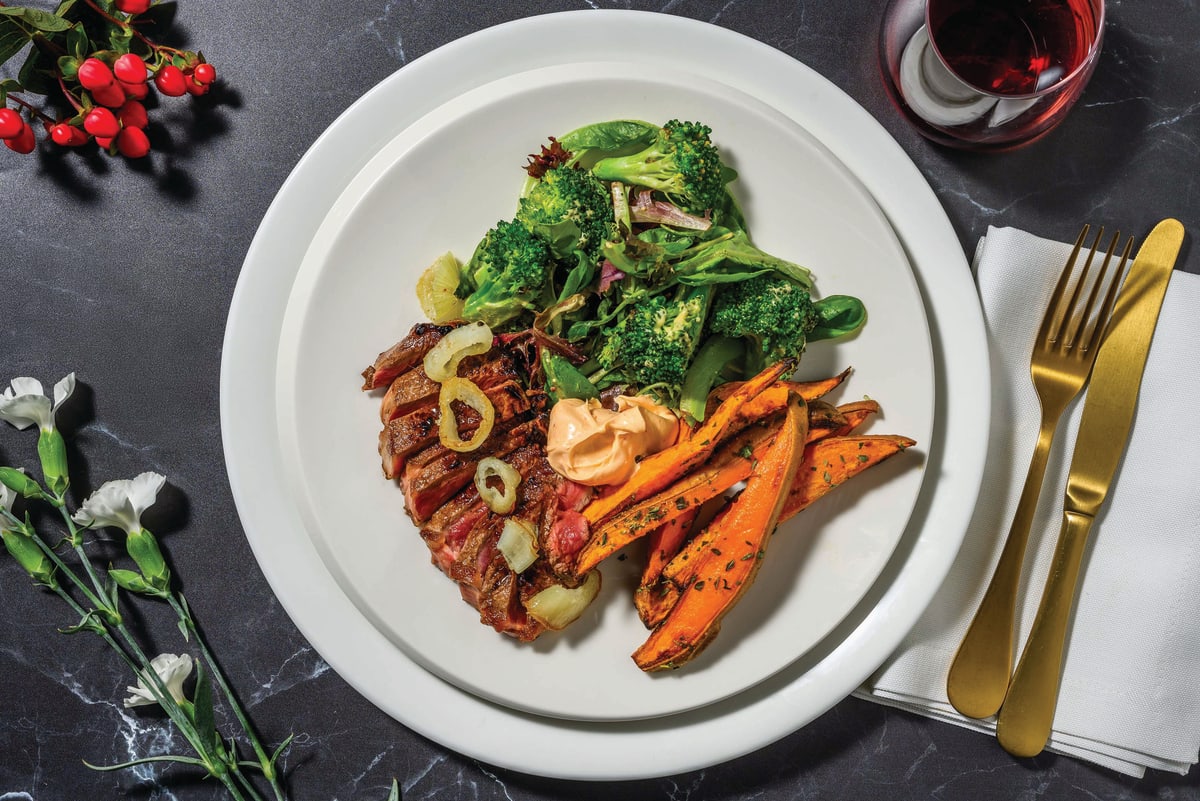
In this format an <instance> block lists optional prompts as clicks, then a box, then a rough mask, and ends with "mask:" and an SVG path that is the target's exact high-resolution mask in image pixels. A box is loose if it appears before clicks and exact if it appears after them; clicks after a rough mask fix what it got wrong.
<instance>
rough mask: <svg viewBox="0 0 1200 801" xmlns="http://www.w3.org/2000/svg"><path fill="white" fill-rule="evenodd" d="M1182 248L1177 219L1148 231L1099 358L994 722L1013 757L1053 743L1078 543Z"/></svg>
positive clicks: (1120, 441)
mask: <svg viewBox="0 0 1200 801" xmlns="http://www.w3.org/2000/svg"><path fill="white" fill-rule="evenodd" d="M1182 244H1183V225H1181V224H1180V223H1179V221H1178V220H1170V219H1168V220H1163V221H1162V222H1160V223H1159V224H1158V225H1156V226H1155V227H1154V230H1153V231H1151V232H1150V236H1149V237H1147V238H1146V241H1145V242H1144V243H1143V244H1142V247H1141V248H1140V249H1139V250H1138V254H1137V258H1136V259H1134V262H1133V266H1132V267H1131V268H1130V269H1129V275H1128V276H1127V277H1126V278H1125V285H1124V286H1123V287H1122V288H1121V294H1120V295H1119V296H1118V297H1117V303H1116V307H1115V308H1114V310H1113V316H1112V318H1111V319H1110V321H1109V327H1108V330H1107V331H1106V332H1105V335H1104V340H1103V342H1102V343H1101V345H1100V351H1099V353H1097V354H1096V364H1095V366H1094V367H1093V369H1092V380H1091V386H1090V388H1089V389H1088V393H1087V400H1086V401H1085V402H1084V406H1083V417H1082V419H1081V420H1080V423H1079V435H1078V437H1077V438H1076V442H1075V453H1074V455H1073V456H1072V457H1071V471H1070V473H1069V474H1068V477H1067V493H1066V495H1067V497H1066V504H1065V508H1064V511H1063V523H1062V531H1061V533H1060V534H1059V538H1058V543H1057V545H1056V546H1055V549H1054V557H1053V560H1052V561H1051V564H1050V574H1049V577H1048V578H1047V580H1046V588H1045V590H1044V591H1043V593H1042V600H1041V603H1040V605H1039V606H1038V611H1037V616H1036V617H1035V618H1034V621H1033V628H1032V629H1031V630H1030V632H1029V638H1028V639H1027V640H1026V642H1025V649H1024V651H1023V652H1022V654H1021V660H1020V662H1018V663H1017V669H1016V671H1014V673H1013V678H1012V682H1011V683H1010V684H1009V687H1008V694H1007V695H1005V697H1004V704H1003V706H1001V707H1000V713H999V718H998V719H997V721H996V739H998V740H999V741H1000V745H1001V746H1003V747H1004V750H1006V751H1008V752H1009V753H1010V754H1013V755H1014V756H1022V757H1029V756H1035V755H1037V754H1039V753H1041V751H1042V749H1043V748H1045V746H1046V741H1047V740H1048V739H1049V737H1050V729H1051V726H1052V724H1053V723H1054V709H1055V706H1056V705H1057V703H1058V685H1059V680H1060V678H1061V672H1062V659H1063V647H1064V645H1065V642H1066V636H1067V628H1068V623H1069V618H1070V615H1071V606H1072V604H1073V602H1074V598H1075V585H1076V583H1077V581H1078V579H1079V567H1080V563H1081V562H1082V560H1083V551H1084V545H1085V543H1086V542H1087V537H1088V532H1089V531H1090V530H1091V527H1092V521H1093V519H1094V518H1095V516H1096V513H1097V512H1098V511H1099V510H1100V506H1101V504H1103V503H1104V498H1105V496H1106V495H1107V494H1108V488H1109V485H1110V484H1111V483H1112V478H1113V474H1114V473H1116V470H1117V464H1118V463H1119V462H1120V460H1121V455H1122V454H1123V453H1124V452H1125V445H1126V441H1127V440H1128V438H1129V429H1130V427H1131V426H1132V425H1133V414H1134V409H1135V407H1136V405H1137V396H1138V389H1139V387H1140V386H1141V383H1142V371H1143V370H1144V369H1145V366H1146V355H1147V353H1148V352H1149V350H1150V339H1151V337H1152V335H1153V334H1154V326H1155V325H1156V324H1157V322H1158V312H1159V309H1160V308H1161V306H1162V299H1163V295H1164V294H1165V293H1166V291H1167V282H1168V281H1169V280H1170V278H1171V272H1172V270H1173V269H1174V268H1175V259H1176V258H1177V256H1178V255H1179V248H1180V246H1181V245H1182Z"/></svg>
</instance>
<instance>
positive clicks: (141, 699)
mask: <svg viewBox="0 0 1200 801" xmlns="http://www.w3.org/2000/svg"><path fill="white" fill-rule="evenodd" d="M140 681H141V680H140V679H139V682H140ZM125 692H127V693H130V696H129V697H128V698H126V699H125V700H124V701H123V703H124V705H125V708H126V709H129V708H130V707H135V706H153V705H154V704H157V703H158V701H155V700H154V696H153V695H151V694H150V691H149V690H147V689H146V688H144V687H142V686H141V684H138V686H137V687H126V688H125Z"/></svg>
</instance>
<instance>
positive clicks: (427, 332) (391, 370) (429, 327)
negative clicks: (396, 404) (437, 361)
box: [362, 323, 454, 389]
mask: <svg viewBox="0 0 1200 801" xmlns="http://www.w3.org/2000/svg"><path fill="white" fill-rule="evenodd" d="M453 329H454V326H452V325H434V324H433V323H417V324H416V325H414V326H413V328H412V330H411V331H409V332H408V335H407V336H406V337H404V339H402V340H400V341H399V342H397V343H396V344H395V345H392V346H391V347H390V348H388V349H387V350H385V351H384V352H383V353H381V354H379V355H378V356H377V357H376V358H375V363H374V364H372V365H371V366H370V367H368V368H367V369H366V370H363V373H362V377H363V387H362V388H363V389H379V388H380V387H386V386H388V385H389V384H391V383H392V380H393V379H394V378H395V377H396V376H398V375H400V374H401V373H403V372H406V371H407V370H410V369H412V367H413V366H415V365H417V364H420V362H421V360H422V359H424V358H425V354H427V353H429V351H430V350H432V348H433V346H434V345H436V344H437V343H438V341H439V340H441V338H442V337H444V336H445V335H446V334H448V333H449V332H450V331H452V330H453Z"/></svg>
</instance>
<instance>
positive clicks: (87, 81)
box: [77, 56, 114, 92]
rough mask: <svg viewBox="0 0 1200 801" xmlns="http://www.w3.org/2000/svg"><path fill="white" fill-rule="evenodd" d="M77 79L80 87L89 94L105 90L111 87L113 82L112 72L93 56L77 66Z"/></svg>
mask: <svg viewBox="0 0 1200 801" xmlns="http://www.w3.org/2000/svg"><path fill="white" fill-rule="evenodd" d="M77 77H78V78H79V83H80V85H81V86H83V88H84V89H87V90H88V91H89V92H95V91H98V90H100V89H106V88H108V87H109V86H112V85H113V80H114V79H113V73H112V70H110V69H109V68H108V65H107V64H105V63H104V62H103V61H101V60H100V59H98V58H96V57H95V56H92V57H91V58H85V59H84V60H83V63H82V64H80V65H79V72H78V74H77Z"/></svg>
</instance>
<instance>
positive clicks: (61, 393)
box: [54, 373, 75, 412]
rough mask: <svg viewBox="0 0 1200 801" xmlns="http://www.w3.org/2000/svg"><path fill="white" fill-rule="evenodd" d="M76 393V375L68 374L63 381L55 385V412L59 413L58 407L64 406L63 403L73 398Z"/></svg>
mask: <svg viewBox="0 0 1200 801" xmlns="http://www.w3.org/2000/svg"><path fill="white" fill-rule="evenodd" d="M73 392H75V374H74V373H68V374H67V375H66V376H65V377H64V378H63V380H62V381H59V382H58V383H57V384H55V385H54V411H56V412H57V411H58V407H59V406H62V405H63V401H65V400H66V399H67V398H69V397H71V394H72V393H73Z"/></svg>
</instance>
